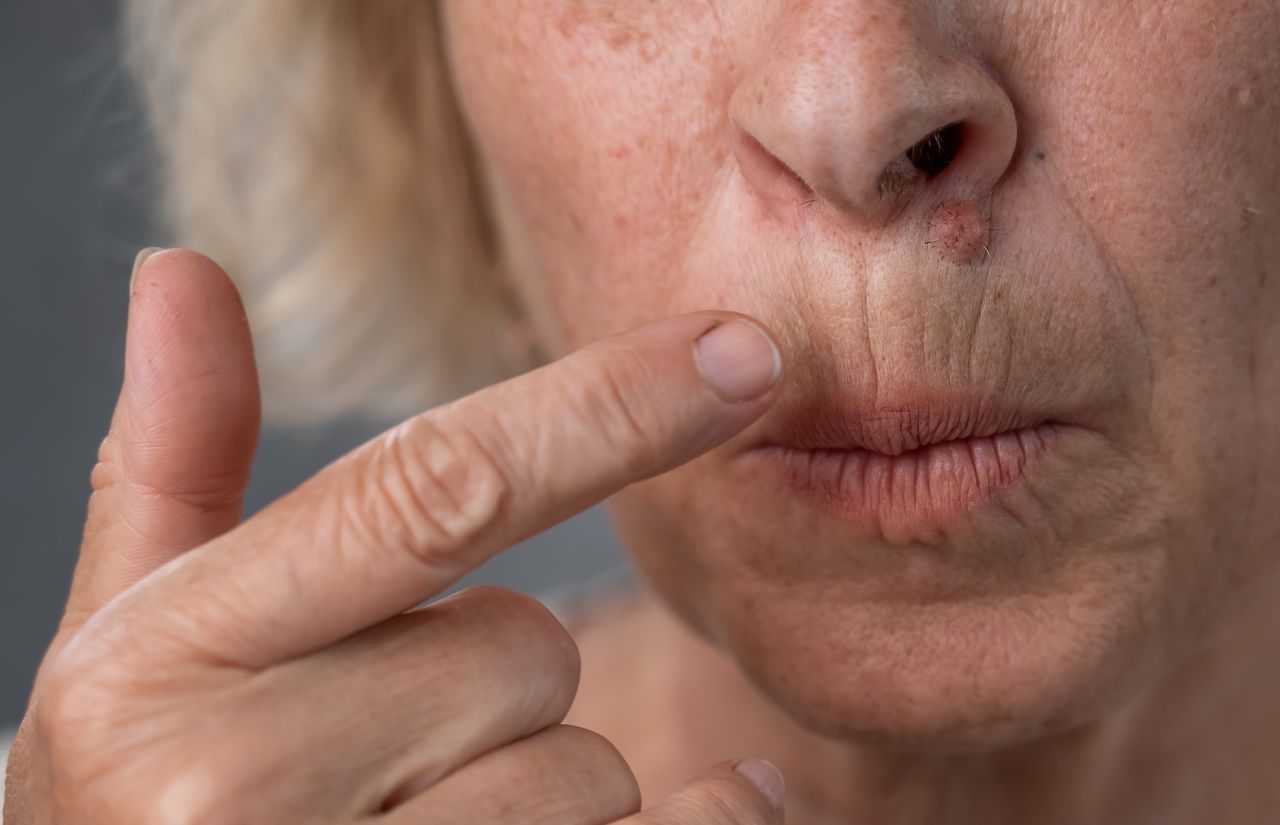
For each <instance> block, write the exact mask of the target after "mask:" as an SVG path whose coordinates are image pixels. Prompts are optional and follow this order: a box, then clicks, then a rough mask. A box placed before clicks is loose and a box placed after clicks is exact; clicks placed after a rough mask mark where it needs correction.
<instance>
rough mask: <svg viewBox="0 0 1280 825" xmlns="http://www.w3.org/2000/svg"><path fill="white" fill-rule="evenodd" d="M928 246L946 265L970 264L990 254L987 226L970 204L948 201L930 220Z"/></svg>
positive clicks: (936, 210)
mask: <svg viewBox="0 0 1280 825" xmlns="http://www.w3.org/2000/svg"><path fill="white" fill-rule="evenodd" d="M929 243H930V244H931V245H932V246H933V248H934V249H936V250H938V254H940V255H941V256H942V259H943V260H945V261H950V262H951V263H953V264H968V263H973V261H975V260H977V259H979V258H981V257H983V256H985V255H986V254H987V222H986V220H985V219H984V218H983V217H982V213H981V212H979V211H978V207H977V205H976V204H974V203H972V202H970V201H961V200H954V201H947V202H946V203H944V204H942V205H941V206H939V207H938V208H937V209H935V210H933V216H932V217H931V218H930V219H929Z"/></svg>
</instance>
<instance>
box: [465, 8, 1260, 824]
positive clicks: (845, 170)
mask: <svg viewBox="0 0 1280 825" xmlns="http://www.w3.org/2000/svg"><path fill="white" fill-rule="evenodd" d="M444 8H445V9H446V12H447V14H446V19H447V21H448V26H447V34H448V40H449V46H450V53H451V56H452V65H453V68H454V72H455V83H456V86H457V88H458V93H459V97H460V99H461V102H462V107H463V110H464V112H465V114H466V116H467V119H468V122H469V124H470V125H471V128H472V132H473V134H474V136H475V139H476V144H477V147H478V150H479V154H480V157H481V159H482V162H483V164H484V168H485V170H486V176H487V180H488V181H489V189H490V193H491V197H492V201H493V208H494V212H495V214H496V215H497V217H498V226H499V228H500V234H501V240H502V247H503V248H504V249H505V250H506V251H507V252H508V268H509V270H510V271H511V273H512V276H513V283H514V284H515V285H516V288H517V289H518V290H519V291H520V294H521V295H522V297H523V298H524V302H525V305H526V307H527V309H528V312H529V314H530V317H531V319H532V321H533V323H534V325H535V327H536V329H537V330H538V332H539V335H540V337H541V339H542V341H543V343H544V345H545V346H546V347H547V348H548V350H549V351H552V352H557V351H563V350H565V349H571V348H573V347H575V346H578V345H580V344H581V343H583V342H585V341H589V340H592V339H594V338H595V337H597V336H599V335H601V334H605V333H607V332H609V331H612V330H616V329H624V328H627V327H630V326H632V325H634V324H636V323H638V322H641V321H644V320H647V319H650V318H655V317H661V316H663V315H666V314H668V313H671V312H678V311H682V310H685V309H693V308H696V307H701V306H707V305H713V306H723V307H727V308H731V309H735V310H737V311H741V312H745V313H748V314H750V315H752V316H753V317H758V318H762V319H764V320H765V321H766V322H767V323H768V324H769V325H770V328H771V329H774V330H777V331H778V334H779V336H780V337H781V338H782V339H783V341H784V342H785V347H786V349H787V351H788V352H789V353H793V354H794V363H793V365H792V368H791V370H790V372H789V379H788V382H787V386H786V388H785V389H784V390H783V391H782V393H781V396H782V397H781V398H780V399H779V402H778V404H777V405H776V406H775V407H774V408H773V409H772V410H771V411H770V412H769V413H767V414H766V415H765V416H764V417H762V419H761V420H760V421H758V422H756V423H755V424H753V425H752V426H751V427H749V428H748V429H747V430H746V431H745V432H744V433H743V434H741V435H740V436H737V437H735V438H734V439H731V440H730V441H729V442H727V443H726V444H725V445H724V446H722V447H721V448H718V449H717V450H714V451H711V452H710V453H708V454H707V455H704V456H702V457H700V458H699V459H698V460H696V461H694V462H691V463H690V464H688V465H685V466H683V467H681V468H680V469H678V470H677V471H675V472H672V473H669V474H667V475H664V476H662V477H660V478H657V479H653V480H650V481H648V482H645V483H643V484H639V485H634V486H633V487H631V488H629V489H627V490H626V491H624V492H622V493H621V494H619V495H618V496H616V497H615V498H614V499H613V501H612V504H611V506H612V512H613V515H614V519H615V523H616V524H617V525H618V528H619V532H620V534H621V536H622V538H623V539H624V541H625V543H626V545H627V547H628V549H629V551H630V553H631V556H632V558H633V559H634V560H635V563H636V565H637V567H638V568H639V570H640V571H641V573H642V575H643V577H644V579H645V580H646V581H647V583H648V585H649V587H650V589H651V591H652V593H653V596H654V605H655V606H654V607H651V608H649V609H647V610H646V611H645V613H644V614H643V615H645V616H649V615H650V611H656V610H658V609H659V608H658V607H657V606H658V605H660V606H661V609H665V610H669V611H671V612H672V613H674V615H675V616H676V617H677V618H678V622H668V621H659V620H658V619H656V618H655V619H654V620H653V621H652V622H650V621H647V620H646V621H640V620H639V619H637V620H636V621H635V622H634V623H630V622H622V623H620V624H617V625H614V626H612V629H610V630H600V631H599V632H598V635H597V634H595V633H593V634H592V635H591V636H589V637H587V639H585V640H584V642H583V651H584V662H585V668H586V673H587V676H586V678H585V680H584V691H583V694H582V698H581V700H580V701H581V702H582V703H583V704H582V705H581V706H580V708H579V710H578V711H577V712H576V713H578V714H580V715H578V716H577V717H576V718H579V719H581V720H583V721H584V723H586V724H590V725H592V726H594V727H596V728H597V729H599V730H601V731H603V732H605V733H606V735H608V736H610V737H611V738H613V739H614V740H615V741H616V742H617V743H618V745H619V748H620V750H622V752H623V754H624V756H627V757H628V759H630V760H631V761H632V762H633V765H634V766H635V767H636V770H637V775H638V777H639V779H640V781H641V784H642V787H644V788H646V789H653V790H654V791H655V792H661V789H662V788H665V787H667V786H669V785H670V783H671V782H673V781H675V780H674V778H673V777H672V776H670V775H668V773H667V771H668V770H671V771H679V770H680V769H681V767H680V766H681V765H682V763H681V760H682V759H683V758H684V756H685V755H686V754H687V755H688V756H689V758H690V759H697V758H699V757H701V756H703V755H705V754H708V753H712V752H715V751H716V749H717V748H719V747H721V746H722V745H723V746H726V747H727V746H728V745H727V743H729V742H735V743H738V742H742V741H743V740H744V739H750V740H751V741H760V742H761V743H762V744H761V747H762V748H765V749H766V752H769V753H776V754H778V755H777V757H776V758H777V759H778V760H779V761H780V762H783V763H785V764H784V765H783V767H784V768H785V769H786V771H787V773H788V776H789V778H790V779H791V783H792V787H793V788H794V789H797V790H796V791H795V793H796V794H797V795H798V796H797V799H796V802H795V804H803V803H802V801H801V800H803V799H804V798H809V799H811V800H812V803H813V804H812V806H811V808H810V809H811V810H812V811H814V812H815V815H818V814H819V813H822V814H830V816H829V818H830V819H831V820H832V821H837V822H861V821H875V822H892V823H899V822H902V823H925V822H929V823H948V825H952V824H953V823H981V825H999V824H1000V823H1025V822H1062V823H1073V824H1074V823H1079V822H1090V823H1094V822H1099V823H1102V822H1125V823H1131V822H1144V823H1145V822H1151V823H1162V824H1163V823H1171V822H1174V823H1207V822H1209V821H1212V822H1215V823H1220V822H1232V823H1239V825H1250V823H1256V822H1259V821H1268V820H1269V819H1271V818H1273V812H1274V811H1275V810H1276V809H1277V799H1276V795H1275V794H1276V791H1275V785H1274V781H1273V777H1275V776H1276V775H1278V774H1277V770H1280V751H1278V749H1280V721H1278V720H1277V719H1276V711H1275V710H1274V702H1273V700H1272V699H1271V698H1270V697H1272V696H1274V695H1277V693H1280V683H1278V682H1277V678H1278V677H1277V674H1276V673H1275V672H1274V669H1273V666H1272V665H1271V664H1269V663H1271V662H1273V661H1274V660H1275V652H1276V651H1275V647H1276V633H1275V631H1274V628H1276V627H1277V626H1280V612H1278V611H1280V598H1277V594H1278V593H1280V587H1278V586H1277V583H1276V579H1277V574H1278V571H1277V566H1278V565H1277V560H1278V559H1280V554H1278V553H1277V552H1276V548H1277V547H1280V506H1277V502H1280V416H1277V415H1276V414H1275V410H1277V409H1280V370H1277V369H1276V365H1277V364H1280V143H1278V142H1277V141H1276V139H1275V135H1276V133H1277V131H1280V48H1277V36H1276V32H1277V31H1280V6H1277V5H1276V4H1275V3H1274V2H1272V0H1225V1H1224V0H1162V1H1161V2H1133V3H1126V2H1117V3H1034V2H1006V1H1005V0H963V2H960V0H912V1H911V2H899V1H898V0H767V2H756V0H707V2H699V3H690V2H683V1H682V0H669V1H668V0H655V1H654V2H641V0H634V1H632V0H618V1H617V2H610V3H597V2H590V1H589V0H523V2H520V3H516V4H514V7H513V6H512V5H511V4H508V3H505V2H503V0H490V1H489V2H485V0H476V1H475V2H472V0H460V1H459V2H452V3H446V4H444ZM949 131H950V132H953V133H954V134H952V137H951V138H947V137H946V135H947V134H948V132H949ZM957 134H958V137H957V136H956V135H957ZM948 144H949V145H950V151H949V152H940V151H939V147H940V146H941V147H943V148H946V147H947V146H948ZM948 154H949V155H950V159H949V161H948V162H946V163H943V160H942V159H943V158H945V157H947V155H948ZM913 157H914V158H915V160H913V159H912V158H913ZM922 158H924V159H925V161H927V162H925V161H922V160H921V159H922ZM952 202H958V203H964V204H971V205H974V206H975V210H976V212H977V215H978V218H979V220H978V221H977V222H976V227H974V226H972V225H970V228H969V229H966V231H965V232H964V233H962V234H963V236H964V237H969V236H977V235H983V234H985V235H986V236H987V237H986V238H985V241H986V243H985V248H984V249H983V251H982V254H979V255H977V256H955V255H953V256H949V257H948V256H944V255H942V254H940V250H939V248H938V245H937V243H936V242H937V240H938V237H937V236H936V234H935V233H936V231H937V229H936V227H935V226H934V224H935V221H934V220H933V218H934V217H935V216H936V214H937V209H938V208H939V207H940V206H942V205H945V204H947V203H952ZM970 217H973V216H972V214H970ZM971 224H972V222H971ZM975 228H976V231H975ZM961 240H963V238H961ZM615 634H616V635H621V636H623V637H624V638H625V639H626V640H627V641H626V642H620V641H618V639H616V638H613V637H614V636H615ZM685 634H692V636H693V637H695V638H699V639H702V640H703V641H704V642H705V644H706V645H707V646H708V647H707V648H706V651H715V654H714V655H713V654H712V653H710V652H704V653H703V654H698V653H696V651H698V650H700V649H701V648H699V647H698V646H697V645H695V644H693V642H691V641H689V640H688V639H686V638H684V635H685ZM593 638H594V639H598V641H595V642H593V641H592V639H593ZM630 649H641V650H646V651H651V652H652V657H653V658H652V659H651V660H650V659H644V660H641V661H639V662H632V661H631V660H625V661H619V660H618V658H617V655H616V652H614V651H617V650H630ZM676 651H679V654H677V652H676ZM678 656H683V657H685V658H683V659H679V658H678ZM720 657H723V659H722V658H720ZM597 658H598V659H599V661H600V662H601V663H608V664H607V665H606V664H600V665H594V664H593V661H595V660H596V659H597ZM724 660H727V661H728V662H731V663H732V665H733V667H732V668H729V667H728V666H727V665H725V664H724ZM694 662H696V663H699V664H691V663H694ZM637 670H639V671H642V672H643V673H644V674H647V675H648V677H649V678H646V679H643V680H641V679H640V678H639V677H638V676H637ZM610 673H623V674H626V675H625V676H617V677H615V678H612V679H611V678H610V677H609V676H608V674H610ZM592 674H595V675H594V676H593V675H592ZM663 674H665V675H667V676H668V677H669V679H667V680H666V681H656V682H655V680H658V679H659V677H660V676H661V675H663ZM639 684H644V685H645V686H646V688H647V690H646V692H645V695H646V697H648V696H649V695H651V694H652V695H654V696H658V697H663V698H661V699H660V700H658V701H659V702H660V704H662V705H663V706H664V707H666V708H668V709H678V712H675V710H672V712H671V713H669V714H665V715H663V714H659V715H658V716H656V717H654V720H653V725H654V726H657V727H658V729H659V730H660V731H661V733H659V734H656V735H658V737H659V738H661V739H663V740H664V742H666V744H667V745H668V747H665V748H657V747H655V746H651V745H649V744H647V743H646V742H645V741H643V737H642V735H641V734H642V733H643V732H642V731H637V730H635V729H634V728H633V726H634V725H637V724H638V722H635V721H634V719H635V716H634V713H633V712H632V711H630V710H628V708H629V707H630V706H633V705H634V704H635V702H636V701H638V698H637V693H638V692H639V690H638V688H637V687H636V686H637V685H639ZM759 696H763V697H765V698H766V700H767V701H766V702H764V703H762V702H761V701H760V700H759ZM690 708H692V709H690ZM664 718H665V719H666V720H667V724H666V725H662V724H660V722H659V721H657V720H661V719H664ZM690 718H692V719H696V720H698V721H699V724H698V725H697V726H691V725H689V724H685V723H683V722H681V721H680V720H687V719H690ZM788 720H789V721H788ZM682 726H683V728H684V729H683V730H682ZM756 736H758V737H759V739H758V740H757V739H755V738H753V737H756ZM815 736H819V737H823V739H822V740H816V739H815V738H814V737H815ZM822 742H825V744H822ZM675 743H679V744H678V745H676V744H675ZM792 810H793V817H794V816H795V815H797V813H796V810H795V808H793V809H792ZM864 818H865V819H864ZM819 821H821V820H819Z"/></svg>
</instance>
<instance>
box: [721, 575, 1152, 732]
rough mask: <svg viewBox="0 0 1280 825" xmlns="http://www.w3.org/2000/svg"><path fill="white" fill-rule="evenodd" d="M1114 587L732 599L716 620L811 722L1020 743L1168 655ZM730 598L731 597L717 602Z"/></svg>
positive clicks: (1100, 703)
mask: <svg viewBox="0 0 1280 825" xmlns="http://www.w3.org/2000/svg"><path fill="white" fill-rule="evenodd" d="M1113 596H1114V594H1109V593H1108V594H1104V593H1093V594H1084V593H1082V594H1077V595H1076V596H1075V597H1074V598H1066V599H1063V600H1055V599H1052V598H1049V599H1042V598H1040V597H1024V598H993V599H991V600H983V601H982V602H981V603H978V602H972V603H969V602H965V601H958V602H953V603H938V604H933V605H928V606H920V605H915V606H891V605H877V604H874V603H870V604H869V603H866V602H862V603H859V602H858V601H856V600H854V599H853V598H850V599H849V600H847V601H845V600H841V599H839V596H838V592H836V593H833V592H831V591H830V590H826V591H825V592H822V593H805V592H804V591H803V589H801V590H798V591H796V592H793V593H790V594H788V595H779V594H771V595H768V596H764V597H762V598H756V599H749V598H748V599H737V600H736V602H737V603H738V604H749V605H754V608H747V610H746V611H734V610H730V611H727V612H726V613H725V614H723V615H721V616H719V617H718V619H717V621H716V625H715V626H714V627H712V628H708V629H709V630H710V631H711V636H712V638H713V639H714V640H715V641H716V642H717V643H718V644H719V645H721V646H722V647H723V648H725V649H726V651H727V652H728V653H729V655H731V656H732V657H733V658H734V659H736V661H737V662H738V664H739V666H740V667H741V669H742V670H743V671H744V672H745V673H746V675H747V676H748V677H749V678H750V679H751V681H752V682H753V683H754V684H755V685H756V686H757V687H758V688H759V689H760V690H761V691H762V692H763V693H764V694H765V695H766V696H768V697H769V698H770V699H771V700H772V701H773V702H774V703H775V704H776V705H778V706H779V707H781V708H782V709H784V710H785V711H786V712H788V713H789V715H791V716H792V717H793V718H795V719H796V720H797V721H798V722H800V723H801V724H802V725H804V726H805V727H808V728H810V729H812V730H814V731H816V732H818V733H821V734H823V735H826V736H830V737H833V738H838V739H842V740H848V741H852V742H857V743H861V744H866V745H871V746H875V747H879V748H887V749H893V750H901V751H920V752H935V753H965V752H978V751H986V750H993V749H1000V748H1007V747H1012V746H1015V745H1019V744H1024V743H1027V742H1030V741H1033V740H1037V739H1042V738H1045V737H1048V736H1052V735H1054V734H1059V733H1063V732H1066V731H1069V730H1072V729H1074V728H1078V727H1080V726H1083V725H1087V724H1089V723H1090V722H1092V721H1094V720H1096V719H1098V718H1099V717H1101V716H1103V715H1105V714H1106V713H1107V712H1108V711H1110V710H1112V709H1114V708H1116V707H1118V706H1120V705H1122V704H1123V703H1124V702H1125V700H1126V699H1127V698H1128V697H1130V696H1131V695H1132V694H1133V693H1134V692H1135V691H1136V690H1137V689H1138V688H1140V686H1141V685H1143V684H1145V683H1147V682H1149V681H1150V680H1151V679H1152V678H1153V676H1152V672H1153V671H1155V670H1157V669H1158V667H1159V662H1160V661H1161V659H1162V657H1161V656H1159V655H1158V654H1157V651H1156V649H1155V648H1156V647H1158V645H1156V644H1154V643H1153V641H1152V640H1150V639H1145V638H1143V637H1142V635H1141V633H1140V631H1139V630H1138V628H1139V627H1141V626H1142V624H1141V622H1140V621H1139V616H1138V614H1139V612H1140V611H1138V610H1137V606H1136V605H1133V604H1130V605H1127V606H1125V605H1123V604H1117V603H1116V602H1114V601H1110V599H1111V598H1113ZM722 603H723V602H722Z"/></svg>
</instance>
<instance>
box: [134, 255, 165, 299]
mask: <svg viewBox="0 0 1280 825" xmlns="http://www.w3.org/2000/svg"><path fill="white" fill-rule="evenodd" d="M163 251H164V250H163V249H161V248H160V247H158V246H149V247H147V248H146V249H144V250H142V251H141V252H139V253H138V257H136V258H134V259H133V274H132V275H130V276H129V294H130V295H132V294H133V282H134V281H136V280H138V270H139V269H142V265H143V264H145V263H146V262H147V258H150V257H151V256H152V255H154V254H156V253H157V252H163Z"/></svg>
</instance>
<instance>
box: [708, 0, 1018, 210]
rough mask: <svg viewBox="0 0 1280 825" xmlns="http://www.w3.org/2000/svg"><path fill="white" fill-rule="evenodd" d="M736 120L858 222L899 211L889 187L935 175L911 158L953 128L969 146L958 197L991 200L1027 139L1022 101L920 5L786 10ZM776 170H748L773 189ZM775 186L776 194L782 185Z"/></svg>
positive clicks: (837, 0) (739, 99)
mask: <svg viewBox="0 0 1280 825" xmlns="http://www.w3.org/2000/svg"><path fill="white" fill-rule="evenodd" d="M764 42H765V43H766V45H765V46H764V48H763V49H762V50H761V51H760V52H759V55H758V58H757V60H756V61H755V64H754V65H752V66H751V68H750V70H749V71H748V72H747V74H746V75H745V77H744V80H743V82H742V84H741V85H740V86H739V88H738V89H736V90H735V93H734V96H733V99H732V101H731V103H730V113H731V117H732V120H733V122H734V124H735V125H736V127H737V128H738V129H740V130H741V131H742V133H743V137H744V138H745V139H746V140H747V142H748V143H750V144H751V145H752V146H754V147H755V148H756V149H758V150H762V151H761V153H762V154H764V155H767V156H771V157H772V158H773V159H774V160H775V164H774V169H775V170H776V169H777V168H785V169H786V170H789V172H790V173H791V175H793V181H794V178H799V180H800V181H801V182H802V183H803V185H804V186H806V187H807V188H808V189H809V190H811V192H812V195H811V196H810V197H813V196H816V197H817V198H819V199H821V200H823V201H824V202H826V203H828V204H830V205H831V206H833V207H834V208H837V209H839V210H841V211H843V212H846V213H848V214H852V215H856V216H859V217H862V218H864V219H874V218H876V217H877V216H882V215H883V214H885V212H886V210H888V209H889V208H891V204H890V203H889V201H890V200H891V199H887V198H885V193H886V189H890V190H892V189H894V188H895V186H896V187H897V190H898V191H899V194H900V190H901V188H902V184H903V182H904V181H907V182H908V183H910V186H913V187H914V188H916V189H917V190H918V189H920V188H921V187H922V186H923V184H924V183H925V182H927V181H926V179H927V178H928V177H930V175H929V172H927V171H925V172H921V171H919V170H918V169H916V168H914V167H913V166H912V164H911V162H910V161H908V160H907V152H908V150H910V149H912V147H913V146H915V145H916V144H918V143H920V142H921V141H922V140H924V139H926V138H929V137H930V136H931V135H935V136H936V134H937V133H939V132H940V130H944V129H946V127H949V126H953V125H955V126H957V127H958V128H956V129H955V130H947V133H948V134H950V135H951V136H952V137H953V138H958V139H959V140H960V141H961V143H960V144H959V150H958V151H957V152H956V154H955V156H954V163H951V166H952V168H950V169H948V170H947V172H946V174H947V177H948V179H949V186H950V188H951V190H952V191H957V190H959V191H964V192H965V193H966V197H974V198H980V197H982V196H983V195H985V194H986V192H985V191H984V190H988V189H990V188H991V187H993V186H994V185H995V182H996V180H997V179H998V178H999V177H1000V176H1001V174H1002V173H1003V170H1004V168H1005V167H1006V166H1007V164H1008V162H1009V158H1010V157H1011V155H1012V152H1013V145H1014V143H1015V141H1016V121H1015V118H1014V114H1013V110H1012V103H1011V102H1010V101H1009V99H1008V96H1007V95H1006V94H1005V93H1004V91H1003V90H1002V89H1001V88H1000V87H999V86H998V85H997V84H996V83H995V82H994V81H993V80H992V79H991V78H990V77H988V76H987V75H986V74H985V73H984V72H983V71H982V70H981V69H980V68H979V67H978V66H977V65H976V64H975V63H973V62H969V61H966V60H965V59H964V57H963V56H962V55H960V54H958V53H956V51H955V50H954V48H953V47H952V46H951V45H950V44H949V43H948V42H947V41H946V40H945V39H944V38H943V36H942V33H941V32H940V31H939V29H938V24H937V22H936V21H935V20H934V19H932V18H931V16H930V14H929V12H928V8H927V6H926V4H924V3H922V2H919V0H829V1H827V2H823V0H812V1H808V0H806V2H789V3H783V4H782V5H781V7H780V9H779V11H778V14H777V16H776V18H775V20H774V22H773V24H772V30H771V31H770V32H768V35H767V37H766V38H765V39H764ZM768 170H769V166H768V165H767V164H761V163H759V162H756V163H754V164H751V165H750V168H748V165H744V172H747V173H748V176H754V177H755V178H756V179H757V182H758V183H761V184H762V185H763V184H764V183H765V182H764V181H763V180H762V179H763V177H765V176H767V175H769V174H770V173H769V171H768ZM775 189H776V187H775Z"/></svg>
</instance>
